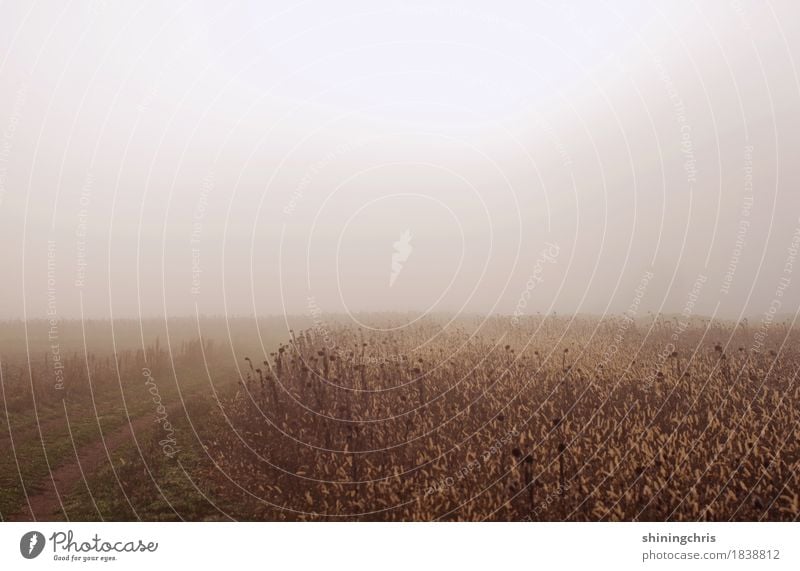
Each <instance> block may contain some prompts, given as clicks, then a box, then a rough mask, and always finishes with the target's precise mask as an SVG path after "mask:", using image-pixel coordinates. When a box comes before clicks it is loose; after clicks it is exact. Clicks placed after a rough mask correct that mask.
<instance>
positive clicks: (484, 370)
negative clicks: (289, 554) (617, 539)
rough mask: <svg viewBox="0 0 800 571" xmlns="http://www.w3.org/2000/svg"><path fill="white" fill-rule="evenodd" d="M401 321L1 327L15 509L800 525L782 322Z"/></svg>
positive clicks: (5, 506)
mask: <svg viewBox="0 0 800 571" xmlns="http://www.w3.org/2000/svg"><path fill="white" fill-rule="evenodd" d="M403 319H404V316H402V315H384V316H375V315H373V316H370V322H371V323H373V324H379V325H381V327H379V328H376V329H367V328H356V327H354V326H352V325H349V324H347V323H346V322H345V321H344V319H343V318H341V317H337V316H315V317H314V318H313V319H311V318H309V317H304V318H292V319H287V320H284V319H283V318H280V319H279V318H271V319H265V320H264V319H262V320H258V321H256V320H247V319H243V318H240V319H236V320H225V319H221V318H219V319H211V318H208V319H203V320H201V321H199V322H194V321H192V320H172V321H169V322H164V321H155V320H154V321H145V322H143V323H142V324H140V323H139V322H132V321H131V322H114V323H110V322H90V323H88V324H83V325H82V324H80V323H79V322H63V323H61V324H59V326H58V327H59V328H58V331H57V337H56V340H55V341H54V339H53V338H52V336H48V333H49V332H50V330H49V325H48V323H47V322H45V321H41V322H29V323H27V324H25V323H19V322H16V323H6V324H3V325H2V326H0V371H1V372H2V377H1V380H2V385H1V386H2V393H1V394H0V397H1V398H2V401H3V408H2V409H0V416H1V417H2V418H0V442H2V446H3V450H4V452H6V453H5V454H3V456H2V458H0V515H2V518H3V519H4V520H30V519H33V518H35V519H69V520H73V521H75V520H96V519H104V520H136V519H142V520H227V519H234V520H324V521H336V520H406V521H408V520H413V521H420V520H421V521H429V520H459V521H460V520H498V521H507V520H545V521H560V520H578V521H586V520H590V521H607V520H611V521H631V520H643V521H672V520H678V521H696V520H747V521H751V520H794V519H796V518H797V517H798V514H800V495H798V494H800V490H798V485H797V474H796V471H797V467H798V459H800V456H799V453H800V449H799V448H798V447H799V446H800V444H798V439H797V428H798V424H797V422H798V414H797V413H798V402H800V400H799V397H800V391H798V386H797V383H796V378H797V377H796V376H797V371H798V363H800V359H798V358H797V357H798V353H797V347H798V335H797V332H796V331H795V330H794V329H792V327H791V325H790V324H789V323H787V322H781V321H775V322H772V323H768V324H766V325H765V324H764V323H761V324H748V323H747V322H746V321H744V322H741V323H730V322H716V321H709V320H703V319H699V318H696V319H691V320H688V321H682V320H681V318H680V317H673V316H656V315H648V316H646V317H640V318H638V319H636V320H634V319H629V318H624V317H620V316H617V317H605V318H602V319H600V318H596V317H591V316H573V317H562V316H547V317H544V316H536V317H526V318H522V319H519V320H517V319H513V320H512V319H509V318H506V317H492V318H481V317H459V318H457V319H452V318H448V317H447V316H436V317H426V318H423V319H421V320H419V321H417V322H416V323H414V324H413V325H410V326H407V327H397V325H398V324H400V323H402V322H403ZM287 323H289V325H288V326H287ZM290 327H291V329H290ZM26 339H27V343H26Z"/></svg>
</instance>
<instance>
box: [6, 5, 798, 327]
mask: <svg viewBox="0 0 800 571" xmlns="http://www.w3.org/2000/svg"><path fill="white" fill-rule="evenodd" d="M223 4H224V5H223ZM262 4H263V5H262ZM560 4H561V3H549V2H510V1H509V2H491V3H487V2H483V3H478V2H472V3H467V2H455V1H453V2H434V3H430V2H423V1H411V2H399V1H398V2H369V1H361V2H357V1H350V2H336V3H334V2H322V1H316V2H315V1H311V2H267V3H255V2H253V3H249V4H242V3H231V4H225V3H220V2H193V1H189V2H185V3H169V4H168V5H165V3H160V2H149V3H142V4H137V3H134V2H124V3H118V2H110V1H108V2H106V1H102V0H95V1H88V2H77V3H65V4H63V5H62V4H52V3H45V4H42V3H30V2H11V3H3V7H2V13H3V17H2V18H0V252H1V253H2V265H1V266H0V268H2V270H0V271H2V277H3V279H2V286H1V288H0V318H14V319H16V318H22V317H24V316H27V317H42V316H45V315H46V313H47V311H48V308H50V310H51V311H55V313H56V314H57V315H58V316H59V317H62V318H67V317H78V316H80V315H81V311H82V312H83V315H84V316H87V317H108V316H110V315H113V316H115V317H136V316H161V315H192V314H194V313H195V312H199V313H203V314H222V313H228V314H237V315H247V314H253V313H256V314H259V315H266V314H279V313H284V312H286V313H310V312H313V311H317V310H320V311H323V312H363V311H382V310H401V311H411V312H415V313H419V312H423V311H428V310H432V311H468V312H480V313H487V312H494V313H512V312H514V311H521V312H522V313H535V312H537V311H540V312H547V311H557V312H559V313H565V312H576V311H577V312H592V313H604V312H615V313H619V312H622V311H625V310H626V309H627V308H629V307H630V306H631V303H632V302H633V300H634V299H636V297H637V291H636V290H637V285H638V284H640V282H641V281H642V279H643V277H644V276H649V275H650V274H652V278H651V279H649V280H648V281H647V285H646V288H645V289H646V291H644V292H643V293H641V292H640V297H641V308H642V310H643V311H644V310H649V311H653V312H655V311H659V310H660V311H664V312H680V311H681V310H682V309H684V308H685V307H686V304H687V302H688V301H689V300H690V298H691V295H692V292H693V291H694V294H695V295H696V297H697V301H696V305H695V306H694V307H693V308H692V311H693V312H694V313H696V314H705V315H710V314H714V313H715V314H716V315H719V316H723V317H728V318H736V317H738V316H740V315H749V316H751V317H752V316H759V315H762V314H764V312H766V311H769V309H770V307H775V306H776V305H777V306H778V310H779V312H780V313H795V312H796V311H797V308H798V305H800V261H798V262H797V263H796V264H794V263H793V261H792V259H791V256H792V253H791V247H792V241H793V236H794V235H795V233H796V232H800V185H798V182H800V161H799V160H798V157H799V156H800V154H798V150H799V149H800V81H799V80H798V73H799V72H798V69H797V68H796V63H797V62H796V61H795V59H800V58H798V56H800V24H799V23H800V8H798V7H797V5H796V4H795V3H793V2H791V1H789V0H786V1H781V2H750V1H745V0H742V1H732V2H713V1H712V2H702V3H695V2H689V1H678V2H670V3H669V5H668V6H667V5H666V4H664V3H661V2H641V1H626V2H613V3H608V4H605V3H601V2H594V1H592V2H588V1H586V2H572V3H571V6H572V8H569V9H568V8H564V7H563V6H561V5H560ZM798 239H800V234H798ZM795 266H796V267H795ZM795 270H796V271H797V272H798V273H797V274H795V275H793V271H795ZM781 278H787V279H788V280H789V281H788V282H786V281H784V282H781ZM698 279H700V282H699V283H700V284H701V285H700V287H698V286H697V285H696V283H697V282H698ZM640 289H641V288H640ZM776 302H777V303H776ZM81 304H82V305H81Z"/></svg>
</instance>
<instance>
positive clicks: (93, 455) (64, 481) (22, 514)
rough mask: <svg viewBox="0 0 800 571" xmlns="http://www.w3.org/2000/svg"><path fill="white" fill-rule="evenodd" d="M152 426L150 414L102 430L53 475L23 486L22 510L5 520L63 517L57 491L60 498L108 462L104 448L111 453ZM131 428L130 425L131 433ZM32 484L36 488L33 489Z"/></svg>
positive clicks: (139, 436)
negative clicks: (104, 430) (24, 490)
mask: <svg viewBox="0 0 800 571" xmlns="http://www.w3.org/2000/svg"><path fill="white" fill-rule="evenodd" d="M152 426H153V416H152V415H144V416H141V417H139V418H135V419H133V421H131V422H126V423H125V424H124V425H123V426H121V427H119V428H117V429H115V430H113V431H111V432H108V433H106V434H104V435H103V438H102V439H99V440H96V441H94V442H92V443H91V444H87V445H85V446H83V447H82V448H79V449H78V453H77V456H76V455H74V454H73V455H70V456H69V457H68V458H67V462H66V463H65V464H61V465H60V466H58V467H57V468H54V469H53V472H52V477H50V476H47V477H45V478H44V479H43V480H42V481H41V482H39V483H38V484H37V485H36V486H28V488H27V489H26V492H27V493H28V501H27V502H25V504H24V506H23V508H22V510H20V511H19V512H17V513H15V514H11V515H10V516H9V517H8V521H38V520H43V521H51V520H61V519H65V518H64V516H65V514H64V511H63V510H62V508H61V502H60V501H59V494H60V495H61V500H62V501H63V499H64V498H65V497H66V496H67V495H68V494H69V493H70V492H72V491H73V490H74V489H75V488H76V487H77V486H78V485H83V478H84V475H85V476H86V478H87V479H89V478H91V477H92V475H93V474H95V473H96V472H97V470H98V469H99V468H101V467H102V466H104V465H106V464H107V463H108V455H107V454H106V450H108V453H109V454H110V453H112V452H113V451H114V450H116V449H117V448H119V447H120V446H123V445H125V444H127V443H129V442H131V443H132V442H133V434H134V433H135V434H137V435H138V438H139V439H140V440H141V438H142V436H143V433H144V432H145V431H146V430H148V428H150V427H152ZM131 429H133V433H132V432H131ZM81 471H83V473H81ZM54 483H55V485H54ZM31 488H34V489H35V490H36V491H35V492H33V493H32V489H31ZM56 490H58V493H56ZM31 512H32V513H31Z"/></svg>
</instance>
